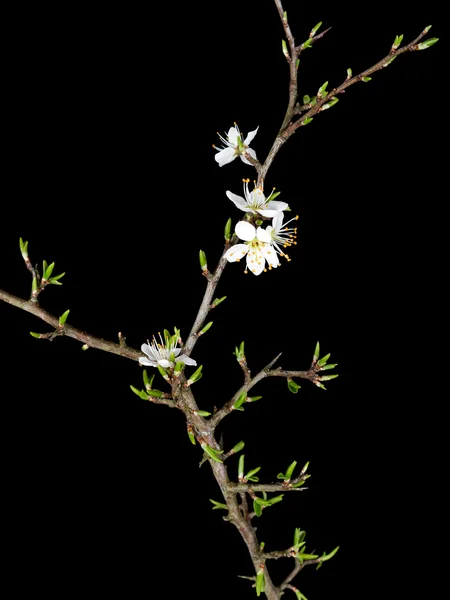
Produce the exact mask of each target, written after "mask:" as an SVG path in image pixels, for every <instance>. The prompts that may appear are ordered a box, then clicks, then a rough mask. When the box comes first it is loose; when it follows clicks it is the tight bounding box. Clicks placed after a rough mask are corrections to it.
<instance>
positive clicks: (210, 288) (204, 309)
mask: <svg viewBox="0 0 450 600" xmlns="http://www.w3.org/2000/svg"><path fill="white" fill-rule="evenodd" d="M236 242H237V236H235V235H233V237H232V238H231V241H230V242H227V243H226V244H225V249H224V251H223V253H222V256H221V257H220V260H219V263H218V265H217V267H216V270H215V271H214V274H213V275H211V273H209V272H208V273H207V274H206V277H207V279H208V283H207V286H206V290H205V295H204V296H203V300H202V303H201V305H200V308H199V309H198V313H197V316H196V318H195V321H194V324H193V325H192V329H191V332H190V333H189V336H188V339H187V341H186V343H185V345H184V346H183V352H184V354H187V356H189V355H190V353H191V352H192V349H193V348H194V346H195V343H196V341H197V339H198V337H199V336H198V332H199V331H200V329H201V327H202V325H203V323H204V322H205V319H206V316H207V314H208V312H209V311H210V310H211V301H212V298H213V295H214V292H215V289H216V287H217V284H218V283H219V279H220V277H221V275H222V273H223V270H224V269H225V266H226V265H227V263H228V261H227V259H226V258H224V257H225V252H226V251H227V250H228V248H230V247H231V246H233V245H234V244H235V243H236Z"/></svg>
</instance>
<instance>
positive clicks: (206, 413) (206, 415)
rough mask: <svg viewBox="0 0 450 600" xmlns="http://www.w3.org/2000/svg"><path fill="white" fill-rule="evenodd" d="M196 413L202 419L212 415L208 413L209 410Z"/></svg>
mask: <svg viewBox="0 0 450 600" xmlns="http://www.w3.org/2000/svg"><path fill="white" fill-rule="evenodd" d="M195 412H196V414H197V415H199V416H200V417H209V416H210V415H211V413H210V412H208V411H207V410H196V411H195Z"/></svg>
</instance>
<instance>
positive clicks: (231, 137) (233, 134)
mask: <svg viewBox="0 0 450 600" xmlns="http://www.w3.org/2000/svg"><path fill="white" fill-rule="evenodd" d="M238 135H239V134H238V132H237V129H236V127H230V129H229V131H228V133H227V137H228V141H229V142H230V144H233V146H237V138H238Z"/></svg>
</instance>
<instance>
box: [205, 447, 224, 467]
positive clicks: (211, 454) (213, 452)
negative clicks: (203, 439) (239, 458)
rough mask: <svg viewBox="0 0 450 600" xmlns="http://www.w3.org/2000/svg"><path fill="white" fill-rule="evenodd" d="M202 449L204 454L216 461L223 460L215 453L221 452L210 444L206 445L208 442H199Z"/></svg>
mask: <svg viewBox="0 0 450 600" xmlns="http://www.w3.org/2000/svg"><path fill="white" fill-rule="evenodd" d="M201 447H202V449H203V450H204V452H206V454H207V455H208V456H209V457H210V458H212V459H213V460H215V461H216V462H220V463H221V462H223V461H222V460H220V458H219V457H218V456H217V454H221V452H219V451H218V450H213V448H211V446H208V444H205V443H203V444H201Z"/></svg>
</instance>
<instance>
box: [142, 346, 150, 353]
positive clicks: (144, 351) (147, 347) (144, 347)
mask: <svg viewBox="0 0 450 600" xmlns="http://www.w3.org/2000/svg"><path fill="white" fill-rule="evenodd" d="M149 351H150V346H149V345H148V344H142V346H141V352H143V353H144V354H148V353H149Z"/></svg>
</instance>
